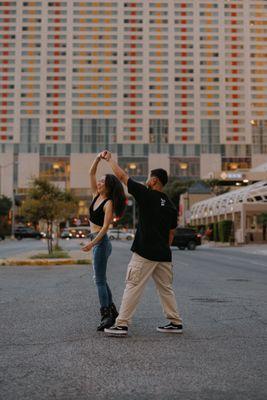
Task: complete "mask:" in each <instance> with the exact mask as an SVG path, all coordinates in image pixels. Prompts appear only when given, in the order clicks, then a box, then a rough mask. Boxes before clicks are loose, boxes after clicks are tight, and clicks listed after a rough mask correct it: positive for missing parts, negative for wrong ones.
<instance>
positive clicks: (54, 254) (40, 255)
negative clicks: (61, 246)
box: [31, 250, 70, 260]
mask: <svg viewBox="0 0 267 400" xmlns="http://www.w3.org/2000/svg"><path fill="white" fill-rule="evenodd" d="M43 258H70V256H69V254H68V253H67V252H66V251H61V250H54V251H53V252H52V253H51V254H48V253H38V254H35V255H34V256H31V260H36V259H43Z"/></svg>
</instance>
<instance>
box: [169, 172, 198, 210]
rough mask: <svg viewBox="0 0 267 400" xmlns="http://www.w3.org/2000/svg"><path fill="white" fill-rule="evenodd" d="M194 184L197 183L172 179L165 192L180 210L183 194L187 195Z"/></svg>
mask: <svg viewBox="0 0 267 400" xmlns="http://www.w3.org/2000/svg"><path fill="white" fill-rule="evenodd" d="M193 183H195V181H193V180H178V179H172V178H171V179H170V180H169V182H168V183H167V185H166V186H165V187H164V192H165V193H166V194H167V196H168V197H169V198H170V199H171V200H172V202H173V203H174V204H175V205H176V206H177V208H178V207H179V203H180V196H181V194H183V193H185V192H186V191H187V190H188V188H189V187H190V186H191V185H192V184H193Z"/></svg>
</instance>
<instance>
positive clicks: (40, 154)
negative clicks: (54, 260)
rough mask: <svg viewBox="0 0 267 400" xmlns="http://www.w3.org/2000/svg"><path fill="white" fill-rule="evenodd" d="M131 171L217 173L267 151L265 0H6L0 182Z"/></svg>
mask: <svg viewBox="0 0 267 400" xmlns="http://www.w3.org/2000/svg"><path fill="white" fill-rule="evenodd" d="M105 148H107V149H110V150H111V151H112V152H113V153H114V154H115V157H116V158H117V159H118V161H119V164H120V165H121V166H122V167H123V168H125V169H127V170H128V171H129V173H130V174H132V175H135V176H138V177H141V179H144V177H145V176H146V175H147V173H148V171H149V170H150V169H151V168H156V167H163V168H166V169H167V170H168V171H169V173H170V175H171V176H175V177H177V178H181V179H182V178H185V177H192V178H197V177H201V178H208V177H210V178H211V177H216V176H219V175H220V173H221V172H222V171H235V170H236V169H247V168H250V167H254V166H257V165H259V164H261V163H263V162H266V159H267V1H266V0H217V1H215V0H179V1H174V0H168V1H167V0H160V1H159V0H151V1H150V0H124V1H123V0H119V1H115V0H109V1H104V0H102V1H75V0H67V1H63V0H58V1H48V0H42V1H22V0H17V1H11V0H8V1H0V165H1V167H0V190H1V193H5V194H6V195H10V194H12V188H13V187H15V188H16V190H17V191H18V192H19V193H23V192H24V191H25V190H26V189H27V187H28V184H29V180H30V178H31V177H32V176H36V175H41V176H46V177H48V178H49V179H50V180H51V181H57V182H59V183H60V184H61V185H63V186H64V185H65V187H69V188H71V189H73V190H74V192H75V193H77V194H79V195H81V196H82V195H86V194H88V193H89V191H88V190H89V188H88V184H89V182H88V168H89V165H90V163H91V161H92V159H93V157H94V156H95V154H96V153H98V152H99V151H101V150H102V149H105Z"/></svg>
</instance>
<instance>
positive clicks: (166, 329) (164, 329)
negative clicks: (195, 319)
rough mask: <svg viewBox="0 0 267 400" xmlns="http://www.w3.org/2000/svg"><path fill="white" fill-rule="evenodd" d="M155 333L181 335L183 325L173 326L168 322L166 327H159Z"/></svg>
mask: <svg viewBox="0 0 267 400" xmlns="http://www.w3.org/2000/svg"><path fill="white" fill-rule="evenodd" d="M157 331H158V332H164V333H165V332H166V333H183V325H174V324H173V323H172V322H170V323H169V324H168V325H165V326H159V327H158V328H157Z"/></svg>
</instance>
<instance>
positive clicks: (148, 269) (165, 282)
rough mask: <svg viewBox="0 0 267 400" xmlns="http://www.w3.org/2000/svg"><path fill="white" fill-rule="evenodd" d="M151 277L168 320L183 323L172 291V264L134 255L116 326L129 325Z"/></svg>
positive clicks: (128, 271) (128, 270) (129, 266)
mask: <svg viewBox="0 0 267 400" xmlns="http://www.w3.org/2000/svg"><path fill="white" fill-rule="evenodd" d="M150 276H152V278H153V280H154V282H155V284H156V288H157V291H158V294H159V297H160V300H161V304H162V307H163V311H164V314H165V316H166V318H167V319H168V320H169V321H170V322H173V323H174V324H176V325H178V324H181V323H182V320H181V318H180V316H179V313H178V311H177V304H176V300H175V296H174V292H173V289H172V280H173V271H172V264H171V262H163V261H150V260H147V259H146V258H143V257H141V256H139V255H138V254H136V253H133V256H132V258H131V261H130V263H129V265H128V269H127V275H126V287H125V289H124V293H123V298H122V303H121V306H120V311H119V316H118V317H117V319H116V323H115V325H117V326H128V325H129V323H130V322H131V318H132V316H133V314H134V312H135V309H136V307H137V305H138V302H139V300H140V298H141V295H142V293H143V291H144V288H145V285H146V283H147V281H148V279H149V278H150Z"/></svg>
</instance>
